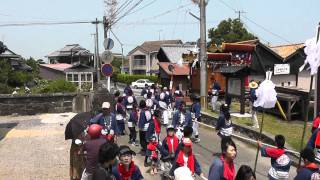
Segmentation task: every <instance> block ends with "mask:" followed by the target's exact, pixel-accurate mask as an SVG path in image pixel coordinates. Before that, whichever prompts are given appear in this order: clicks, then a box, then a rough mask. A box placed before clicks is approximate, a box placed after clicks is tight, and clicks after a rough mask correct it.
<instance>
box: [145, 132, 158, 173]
mask: <svg viewBox="0 0 320 180" xmlns="http://www.w3.org/2000/svg"><path fill="white" fill-rule="evenodd" d="M157 146H158V141H157V137H155V136H151V137H150V139H149V144H148V146H147V153H146V155H147V156H148V157H149V159H150V160H151V168H150V174H151V175H154V174H157V173H158V170H157V167H158V151H157Z"/></svg>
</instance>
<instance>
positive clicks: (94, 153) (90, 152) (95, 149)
mask: <svg viewBox="0 0 320 180" xmlns="http://www.w3.org/2000/svg"><path fill="white" fill-rule="evenodd" d="M101 130H102V126H100V125H98V124H92V125H90V126H89V129H88V134H89V136H90V140H88V141H85V142H84V144H83V149H82V150H80V154H82V153H84V152H86V153H85V157H86V161H85V169H84V171H83V173H82V178H81V179H91V178H92V176H93V174H94V172H95V171H96V169H97V168H98V158H99V149H100V146H101V145H102V144H104V143H105V142H107V140H106V139H103V138H101Z"/></svg>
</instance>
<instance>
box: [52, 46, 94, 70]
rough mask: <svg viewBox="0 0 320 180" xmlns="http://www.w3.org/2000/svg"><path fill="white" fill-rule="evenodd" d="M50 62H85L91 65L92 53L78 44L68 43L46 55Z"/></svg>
mask: <svg viewBox="0 0 320 180" xmlns="http://www.w3.org/2000/svg"><path fill="white" fill-rule="evenodd" d="M46 57H47V58H48V59H49V63H50V64H55V63H66V64H78V63H80V64H85V65H88V66H93V61H94V60H93V54H92V53H91V52H90V51H89V50H87V49H85V48H83V47H81V46H80V45H79V44H68V45H66V46H65V47H63V48H61V49H59V50H57V51H54V52H52V53H50V54H49V55H47V56H46Z"/></svg>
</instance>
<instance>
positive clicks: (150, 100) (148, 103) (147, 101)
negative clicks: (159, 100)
mask: <svg viewBox="0 0 320 180" xmlns="http://www.w3.org/2000/svg"><path fill="white" fill-rule="evenodd" d="M146 105H147V107H151V106H152V105H153V101H152V99H147V100H146Z"/></svg>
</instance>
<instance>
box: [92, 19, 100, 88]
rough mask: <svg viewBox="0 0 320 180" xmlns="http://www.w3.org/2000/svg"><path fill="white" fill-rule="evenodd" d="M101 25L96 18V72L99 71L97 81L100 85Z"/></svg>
mask: <svg viewBox="0 0 320 180" xmlns="http://www.w3.org/2000/svg"><path fill="white" fill-rule="evenodd" d="M99 23H101V22H100V21H98V18H96V21H94V22H93V24H95V25H96V36H95V37H96V45H95V46H96V51H97V52H96V53H97V54H96V66H97V67H96V71H97V81H98V84H99V82H100V65H101V62H100V55H99V33H98V24H99Z"/></svg>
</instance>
